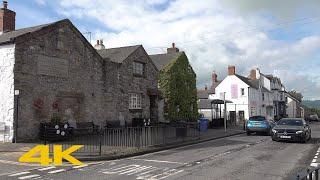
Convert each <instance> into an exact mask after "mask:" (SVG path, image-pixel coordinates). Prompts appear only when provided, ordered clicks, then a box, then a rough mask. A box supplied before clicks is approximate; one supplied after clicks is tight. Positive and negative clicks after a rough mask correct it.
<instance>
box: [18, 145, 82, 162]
mask: <svg viewBox="0 0 320 180" xmlns="http://www.w3.org/2000/svg"><path fill="white" fill-rule="evenodd" d="M82 147H83V145H74V146H71V147H70V148H68V149H66V150H64V151H62V145H54V146H53V159H52V158H50V155H49V145H37V146H35V147H34V148H32V149H31V150H30V151H28V152H27V153H25V154H23V155H22V156H21V157H20V158H19V162H22V163H40V164H41V165H42V166H47V165H49V164H50V163H52V162H53V165H55V166H61V165H62V160H63V159H65V160H67V161H69V162H70V163H71V164H73V165H76V166H79V165H83V163H82V162H80V161H79V160H78V159H76V158H74V157H73V156H71V153H73V152H75V151H77V150H78V149H80V148H82ZM37 155H38V157H35V156H37Z"/></svg>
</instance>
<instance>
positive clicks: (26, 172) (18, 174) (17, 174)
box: [9, 171, 30, 177]
mask: <svg viewBox="0 0 320 180" xmlns="http://www.w3.org/2000/svg"><path fill="white" fill-rule="evenodd" d="M24 174H30V172H28V171H25V172H20V173H16V174H11V175H9V176H10V177H13V176H20V175H24Z"/></svg>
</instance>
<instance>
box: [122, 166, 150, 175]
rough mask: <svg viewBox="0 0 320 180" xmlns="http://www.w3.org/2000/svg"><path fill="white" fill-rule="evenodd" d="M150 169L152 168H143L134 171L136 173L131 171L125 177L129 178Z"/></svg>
mask: <svg viewBox="0 0 320 180" xmlns="http://www.w3.org/2000/svg"><path fill="white" fill-rule="evenodd" d="M150 168H151V169H152V168H153V167H152V166H145V167H144V168H141V169H139V170H136V171H133V172H131V173H128V174H127V175H128V176H130V175H134V174H137V173H140V172H141V171H144V170H147V169H150Z"/></svg>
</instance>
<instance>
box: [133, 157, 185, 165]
mask: <svg viewBox="0 0 320 180" xmlns="http://www.w3.org/2000/svg"><path fill="white" fill-rule="evenodd" d="M132 160H140V161H147V162H158V163H168V164H182V165H185V164H188V163H181V162H175V161H161V160H156V159H135V158H133V159H132Z"/></svg>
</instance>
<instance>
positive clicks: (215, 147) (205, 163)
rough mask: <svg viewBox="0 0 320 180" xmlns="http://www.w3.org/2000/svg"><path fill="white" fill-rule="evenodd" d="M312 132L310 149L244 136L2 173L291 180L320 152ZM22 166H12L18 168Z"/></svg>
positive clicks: (318, 127) (119, 179)
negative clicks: (126, 155)
mask: <svg viewBox="0 0 320 180" xmlns="http://www.w3.org/2000/svg"><path fill="white" fill-rule="evenodd" d="M311 127H312V136H313V137H312V140H310V141H309V142H308V143H305V144H302V143H289V142H274V141H272V140H271V138H270V137H269V136H263V135H251V136H247V135H245V134H239V135H234V136H229V137H224V138H219V139H213V140H208V141H204V142H202V143H197V144H191V145H187V146H183V147H178V148H172V149H167V150H163V151H159V152H154V153H148V154H144V155H140V156H134V157H128V158H123V159H117V160H109V161H99V162H92V163H87V164H86V165H85V166H81V167H72V166H62V167H54V166H52V167H28V168H27V167H26V168H25V169H23V168H22V169H19V170H17V169H14V170H12V169H8V167H6V166H3V165H8V164H5V163H2V162H1V161H0V167H1V168H0V171H3V172H0V179H8V180H10V179H48V180H49V179H52V180H62V179H68V180H73V179H74V180H78V179H79V180H81V179H88V178H90V179H94V180H105V179H108V180H109V179H110V180H113V179H114V180H126V179H150V180H156V179H168V180H171V179H177V180H180V179H190V180H191V179H197V180H202V179H204V180H207V179H210V180H211V179H223V180H225V179H232V180H233V179H240V180H241V179H244V180H251V179H253V180H256V179H291V178H292V177H293V176H294V175H296V174H297V172H300V171H302V170H305V169H306V168H307V167H309V166H310V165H311V163H312V161H313V160H314V158H315V154H316V153H317V151H318V149H319V144H318V139H320V123H313V124H311ZM319 162H320V161H319ZM18 166H19V165H13V164H12V167H14V168H16V167H18ZM3 167H4V168H3ZM4 171H7V172H4Z"/></svg>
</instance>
